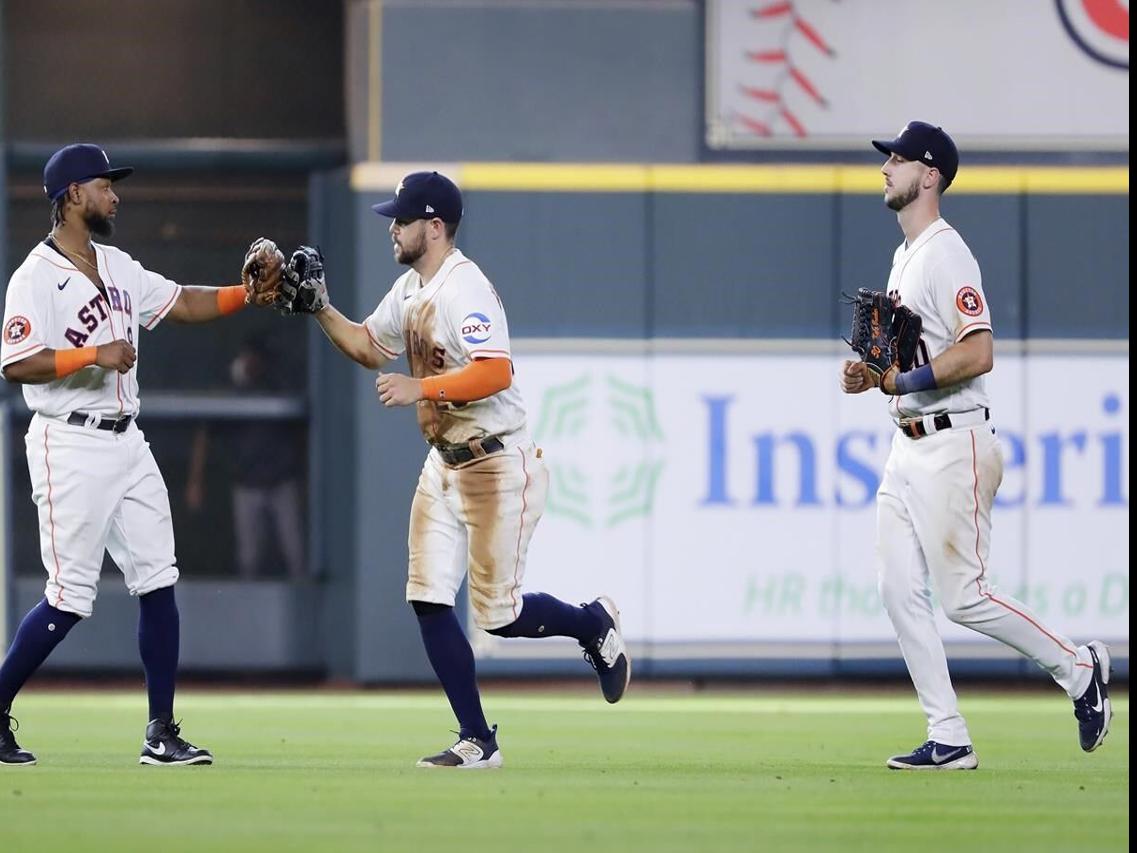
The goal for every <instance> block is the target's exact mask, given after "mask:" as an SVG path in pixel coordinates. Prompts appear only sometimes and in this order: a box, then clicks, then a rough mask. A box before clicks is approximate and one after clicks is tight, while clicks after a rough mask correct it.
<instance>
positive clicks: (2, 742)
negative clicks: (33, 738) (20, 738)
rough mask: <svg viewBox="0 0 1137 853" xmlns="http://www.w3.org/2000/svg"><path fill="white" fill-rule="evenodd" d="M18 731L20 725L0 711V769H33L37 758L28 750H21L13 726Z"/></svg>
mask: <svg viewBox="0 0 1137 853" xmlns="http://www.w3.org/2000/svg"><path fill="white" fill-rule="evenodd" d="M13 724H15V727H16V728H17V729H18V728H19V727H20V724H19V723H17V722H16V721H15V720H13V719H12V718H11V717H10V716H9V715H8V712H7V711H0V767H31V766H32V765H33V764H35V763H36V757H35V756H34V755H32V754H31V753H30V752H28V751H27V750H26V749H20V745H19V744H18V743H16V736H15V735H14V734H12V725H13Z"/></svg>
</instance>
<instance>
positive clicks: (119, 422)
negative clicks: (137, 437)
mask: <svg viewBox="0 0 1137 853" xmlns="http://www.w3.org/2000/svg"><path fill="white" fill-rule="evenodd" d="M130 417H131V416H130V415H120V416H119V417H117V418H115V419H114V420H113V421H111V432H126V428H127V427H128V426H130Z"/></svg>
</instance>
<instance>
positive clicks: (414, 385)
mask: <svg viewBox="0 0 1137 853" xmlns="http://www.w3.org/2000/svg"><path fill="white" fill-rule="evenodd" d="M375 390H376V391H377V392H378V393H379V401H380V402H381V403H382V404H383V405H384V406H410V405H413V404H414V403H417V402H418V401H419V400H421V399H422V397H423V395H422V380H421V379H415V378H414V377H411V376H404V375H403V374H402V373H380V374H379V378H378V379H376V380H375Z"/></svg>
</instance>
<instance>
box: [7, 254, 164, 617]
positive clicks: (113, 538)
mask: <svg viewBox="0 0 1137 853" xmlns="http://www.w3.org/2000/svg"><path fill="white" fill-rule="evenodd" d="M95 254H96V257H97V259H98V269H99V277H100V278H101V279H102V281H103V284H104V285H105V286H106V295H105V296H104V295H103V294H102V293H101V292H100V291H99V289H98V288H97V287H96V286H95V284H94V283H93V282H92V281H91V280H90V279H89V278H87V276H86V275H84V274H83V273H82V272H81V271H80V270H79V269H78V268H77V267H76V266H75V264H73V263H72V262H71V260H70V259H69V258H67V257H65V256H64V255H63V254H61V253H60V252H58V251H56V250H55V249H54V248H52V247H51V246H49V245H47V244H46V243H40V244H39V245H38V246H36V247H35V248H34V249H32V251H31V253H30V254H29V255H28V257H27V259H26V260H25V261H24V262H23V263H22V264H21V265H20V267H19V269H17V270H16V272H15V273H14V274H13V275H12V279H11V281H10V282H9V283H8V292H7V296H6V297H5V304H4V340H3V345H2V349H0V363H2V364H3V366H5V367H7V366H8V365H10V364H15V363H16V362H19V361H22V360H23V359H25V358H29V357H31V356H33V355H35V354H36V353H37V352H40V351H41V350H44V349H53V350H67V349H73V348H77V347H86V346H98V345H100V344H108V343H110V342H112V341H115V340H122V339H125V340H127V341H129V342H130V343H131V344H133V345H134V346H135V347H136V348H137V347H138V328H139V326H140V325H141V326H143V327H145V328H148V329H151V328H154V326H156V325H157V324H158V323H159V322H160V321H161V319H162V318H163V317H164V316H165V315H166V314H167V313H168V312H169V310H170V309H171V308H172V307H173V305H174V303H175V302H176V301H177V298H178V295H179V294H180V293H181V287H180V286H179V285H177V284H175V283H174V282H172V281H169V280H168V279H165V278H163V277H162V276H160V275H157V274H155V273H152V272H148V271H147V270H145V269H143V268H142V266H141V264H139V263H138V262H137V261H135V260H133V259H132V258H131V257H130V256H129V255H128V254H126V253H125V252H122V251H120V250H119V249H116V248H114V247H112V246H100V245H96V246H95ZM137 371H138V363H137V362H135V365H134V367H133V368H131V369H130V371H129V372H127V373H125V374H122V373H119V372H118V371H116V370H107V369H105V368H102V367H96V366H94V365H91V366H88V367H84V368H83V369H82V370H78V371H76V372H75V373H72V374H71V375H70V376H66V377H64V378H63V379H57V380H55V381H54V382H47V383H44V384H42V385H24V386H23V390H24V399H25V400H26V401H27V404H28V407H29V408H31V409H32V411H34V412H35V413H36V414H35V416H34V417H33V418H32V421H31V424H30V425H29V426H28V432H27V436H26V438H25V442H26V445H27V455H28V473H29V475H30V478H31V484H32V499H33V500H34V501H35V503H36V506H37V508H38V510H39V528H40V531H39V532H40V555H41V558H42V560H43V565H44V568H45V569H46V571H47V576H48V577H47V584H46V586H45V587H44V595H45V596H46V598H47V600H48V603H50V604H51V605H52V606H53V607H56V608H58V609H60V610H66V611H69V612H71V613H76V614H78V615H80V616H89V615H91V612H92V610H93V608H94V602H95V595H96V592H97V588H98V582H99V573H100V570H101V569H102V565H103V554H104V552H106V551H109V552H110V555H111V557H112V559H114V561H115V563H116V564H117V565H118V567H119V569H120V570H121V571H122V573H123V577H124V580H125V581H126V585H127V588H128V589H129V590H130V592H131V593H132V594H134V595H145V594H146V593H148V592H153V591H154V590H156V589H162V588H164V587H167V586H171V585H173V584H174V583H175V582H176V581H177V580H178V568H177V565H176V564H175V558H174V529H173V524H172V522H171V515H170V501H169V496H168V494H167V491H166V484H165V483H164V482H163V480H162V474H161V472H160V471H159V470H158V466H157V464H156V463H155V461H154V456H153V454H151V452H150V445H149V444H147V442H146V438H145V436H144V435H143V433H142V431H141V430H140V429H139V428H138V425H137V423H134V422H132V423H131V424H130V425H129V426H128V427H127V428H126V430H125V431H123V432H121V433H116V432H112V431H109V430H101V429H96V428H95V427H94V426H93V425H91V424H87V425H72V424H69V423H68V422H67V418H68V416H69V415H70V414H71V413H73V412H77V411H78V412H83V413H85V414H87V415H98V416H101V417H103V418H107V417H110V418H117V417H118V416H120V415H136V414H137V413H138V410H139V398H138V378H137Z"/></svg>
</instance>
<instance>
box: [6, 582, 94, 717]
mask: <svg viewBox="0 0 1137 853" xmlns="http://www.w3.org/2000/svg"><path fill="white" fill-rule="evenodd" d="M81 618H82V617H80V616H76V615H75V614H74V613H68V612H67V611H66V610H57V609H56V608H54V607H52V606H51V605H50V604H48V603H47V599H46V598H45V599H43V600H41V601H40V603H39V604H37V605H36V606H35V607H33V608H32V609H31V610H29V611H28V614H27V615H26V616H25V617H24V621H22V622H21V623H20V627H19V628H18V629H17V630H16V636H15V637H14V638H13V639H12V647H11V648H10V649H8V656H7V657H5V658H4V664H3V665H2V666H0V712H4V711H7V710H8V709H9V708H11V707H12V701H13V700H14V699H15V698H16V694H17V693H19V692H20V688H21V687H23V686H24V683H25V682H26V681H27V680H28V679H29V678H31V677H32V674H33V673H34V672H35V671H36V670H37V669H39V668H40V664H42V663H43V662H44V661H45V660H47V656H48V655H50V654H51V652H52V650H53V649H54V648H55V647H56V646H58V645H59V643H60V641H61V640H62V639H63V638H64V637H66V636H67V632H68V631H70V630H71V629H72V628H74V627H75V625H76V624H77V623H78V622H79V620H80V619H81Z"/></svg>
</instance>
